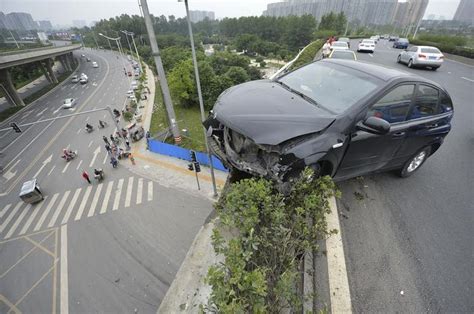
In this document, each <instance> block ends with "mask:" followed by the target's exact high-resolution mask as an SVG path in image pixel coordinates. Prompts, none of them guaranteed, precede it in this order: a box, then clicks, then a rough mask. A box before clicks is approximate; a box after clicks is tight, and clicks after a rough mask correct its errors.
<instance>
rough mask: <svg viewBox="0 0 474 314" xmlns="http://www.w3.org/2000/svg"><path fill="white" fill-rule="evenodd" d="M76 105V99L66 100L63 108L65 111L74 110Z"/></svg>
mask: <svg viewBox="0 0 474 314" xmlns="http://www.w3.org/2000/svg"><path fill="white" fill-rule="evenodd" d="M75 105H76V99H74V98H66V99H64V102H63V105H62V107H63V108H64V109H69V108H72V107H74V106H75Z"/></svg>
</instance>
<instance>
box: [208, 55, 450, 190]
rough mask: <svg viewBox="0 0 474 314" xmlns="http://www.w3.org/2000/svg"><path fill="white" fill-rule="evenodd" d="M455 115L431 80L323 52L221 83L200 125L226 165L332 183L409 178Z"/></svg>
mask: <svg viewBox="0 0 474 314" xmlns="http://www.w3.org/2000/svg"><path fill="white" fill-rule="evenodd" d="M453 113H454V111H453V104H452V101H451V98H450V96H449V94H448V93H447V91H446V90H445V89H444V88H443V87H441V86H439V85H438V84H436V83H434V82H432V81H429V80H426V79H424V78H422V77H420V76H416V75H413V74H410V73H406V72H402V71H399V70H395V69H391V68H387V67H383V66H379V65H375V64H370V63H365V62H355V61H350V60H335V59H334V60H333V59H325V60H321V61H316V62H313V63H310V64H308V65H306V66H304V67H301V68H299V69H296V70H294V71H292V72H289V73H287V74H285V75H284V76H281V77H279V78H276V79H273V80H259V81H251V82H247V83H244V84H240V85H237V86H234V87H231V88H229V89H227V90H226V91H224V92H223V93H222V94H221V95H220V96H219V98H218V100H217V102H216V104H215V106H214V108H213V110H212V111H211V114H210V115H209V117H208V119H207V120H206V121H205V122H204V126H205V127H206V129H207V136H208V139H209V143H210V144H209V145H210V147H211V149H212V151H213V153H214V154H216V155H217V156H218V157H219V159H220V160H221V161H222V162H223V163H224V164H225V165H226V166H227V167H228V168H230V169H231V170H233V171H240V172H243V173H248V174H251V175H254V176H260V177H265V178H269V179H272V180H274V181H276V182H278V183H280V184H284V183H288V182H290V183H291V181H292V179H294V178H295V177H296V176H298V175H299V173H300V172H301V171H302V170H303V169H304V168H305V167H306V166H309V167H311V168H313V169H314V171H315V173H317V174H318V175H330V176H332V177H334V179H335V180H344V179H348V178H351V177H355V176H360V175H364V174H368V173H371V172H379V171H387V170H397V171H398V173H399V174H400V176H402V177H407V176H409V175H411V174H413V173H414V172H415V171H416V170H418V169H419V167H420V166H421V165H422V164H423V163H424V162H425V161H426V159H427V158H428V157H429V156H430V155H432V154H433V153H434V152H436V150H438V149H439V147H440V146H441V144H442V143H443V140H444V138H445V137H446V135H447V134H448V133H449V131H450V130H451V119H452V117H453Z"/></svg>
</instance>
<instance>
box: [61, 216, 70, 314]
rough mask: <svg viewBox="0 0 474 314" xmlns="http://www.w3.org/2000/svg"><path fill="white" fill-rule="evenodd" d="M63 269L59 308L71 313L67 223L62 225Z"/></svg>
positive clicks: (66, 313)
mask: <svg viewBox="0 0 474 314" xmlns="http://www.w3.org/2000/svg"><path fill="white" fill-rule="evenodd" d="M60 263H61V269H60V273H59V283H60V285H59V287H60V297H59V304H60V305H59V309H60V313H61V314H69V281H68V265H67V263H68V261H67V225H63V226H61V259H60Z"/></svg>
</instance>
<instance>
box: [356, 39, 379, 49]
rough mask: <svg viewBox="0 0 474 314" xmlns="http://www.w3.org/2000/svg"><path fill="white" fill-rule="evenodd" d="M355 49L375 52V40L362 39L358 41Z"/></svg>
mask: <svg viewBox="0 0 474 314" xmlns="http://www.w3.org/2000/svg"><path fill="white" fill-rule="evenodd" d="M357 51H358V52H360V51H370V52H375V41H374V40H372V39H364V40H362V41H361V42H360V43H359V46H358V47H357Z"/></svg>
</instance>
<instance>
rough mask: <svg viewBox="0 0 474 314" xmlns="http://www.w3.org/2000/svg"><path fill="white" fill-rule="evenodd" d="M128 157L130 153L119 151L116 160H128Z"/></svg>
mask: <svg viewBox="0 0 474 314" xmlns="http://www.w3.org/2000/svg"><path fill="white" fill-rule="evenodd" d="M128 157H130V153H129V152H124V151H120V152H119V154H118V156H117V158H118V159H125V158H128Z"/></svg>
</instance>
